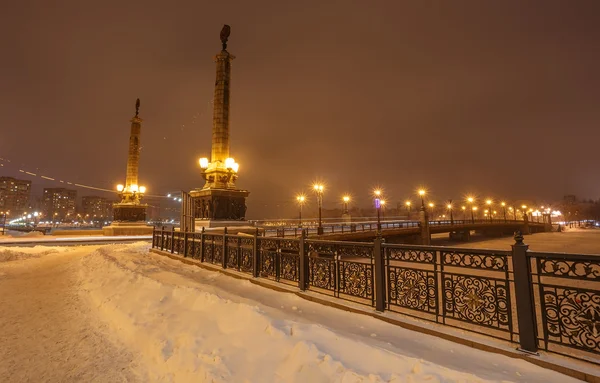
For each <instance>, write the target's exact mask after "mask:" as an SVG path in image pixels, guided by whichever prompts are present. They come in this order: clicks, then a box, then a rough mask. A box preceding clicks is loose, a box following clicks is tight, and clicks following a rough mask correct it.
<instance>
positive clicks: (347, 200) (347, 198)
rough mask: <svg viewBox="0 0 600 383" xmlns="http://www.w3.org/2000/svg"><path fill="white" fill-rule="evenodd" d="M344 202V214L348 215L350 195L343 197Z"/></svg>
mask: <svg viewBox="0 0 600 383" xmlns="http://www.w3.org/2000/svg"><path fill="white" fill-rule="evenodd" d="M342 201H344V214H348V202H350V196H349V195H345V196H343V197H342Z"/></svg>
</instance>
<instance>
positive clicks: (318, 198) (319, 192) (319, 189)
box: [313, 184, 324, 235]
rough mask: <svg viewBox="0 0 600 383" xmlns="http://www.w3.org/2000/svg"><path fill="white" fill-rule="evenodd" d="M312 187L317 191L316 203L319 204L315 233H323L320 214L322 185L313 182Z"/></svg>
mask: <svg viewBox="0 0 600 383" xmlns="http://www.w3.org/2000/svg"><path fill="white" fill-rule="evenodd" d="M313 189H314V190H315V193H317V203H318V205H319V227H318V228H317V235H323V221H322V216H321V210H322V208H323V189H324V188H323V185H321V184H314V185H313Z"/></svg>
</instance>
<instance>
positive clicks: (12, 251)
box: [0, 243, 68, 262]
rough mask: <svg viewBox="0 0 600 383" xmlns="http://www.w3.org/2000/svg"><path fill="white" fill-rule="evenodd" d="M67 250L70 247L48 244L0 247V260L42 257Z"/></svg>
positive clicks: (8, 260) (9, 260)
mask: <svg viewBox="0 0 600 383" xmlns="http://www.w3.org/2000/svg"><path fill="white" fill-rule="evenodd" d="M0 245H1V243H0ZM66 251H68V249H67V248H64V247H48V246H34V247H19V248H8V247H4V248H2V247H0V262H11V261H23V260H27V259H33V258H40V257H43V256H46V255H50V254H58V253H64V252H66Z"/></svg>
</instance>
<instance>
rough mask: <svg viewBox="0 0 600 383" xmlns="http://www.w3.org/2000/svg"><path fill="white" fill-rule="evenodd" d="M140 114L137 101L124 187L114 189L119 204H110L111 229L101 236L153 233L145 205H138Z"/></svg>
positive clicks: (142, 191) (138, 101) (108, 227)
mask: <svg viewBox="0 0 600 383" xmlns="http://www.w3.org/2000/svg"><path fill="white" fill-rule="evenodd" d="M139 111H140V99H139V98H138V99H137V100H136V102H135V116H134V117H133V118H132V119H131V132H130V134H129V149H128V151H127V172H126V174H125V186H123V185H118V186H117V191H118V192H119V197H120V198H121V202H119V203H115V204H113V221H112V223H111V225H110V226H105V227H103V228H102V231H103V233H104V235H146V234H151V233H152V230H153V228H152V226H147V225H146V209H147V208H148V205H146V204H142V203H141V202H140V200H141V198H142V196H143V195H144V193H145V191H146V188H145V187H144V186H140V185H139V184H138V170H139V165H140V134H141V130H142V119H141V118H140V116H139Z"/></svg>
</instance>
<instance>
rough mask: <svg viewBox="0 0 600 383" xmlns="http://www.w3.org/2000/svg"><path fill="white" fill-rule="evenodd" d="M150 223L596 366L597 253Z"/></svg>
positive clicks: (317, 283)
mask: <svg viewBox="0 0 600 383" xmlns="http://www.w3.org/2000/svg"><path fill="white" fill-rule="evenodd" d="M306 235H307V234H306V231H304V232H303V233H301V235H300V237H298V238H277V237H262V236H260V235H259V234H258V231H257V232H255V233H254V234H253V235H233V234H228V233H227V231H226V230H225V232H224V233H221V234H217V233H207V232H194V233H181V232H176V231H174V230H155V231H154V233H153V240H152V247H153V248H155V249H158V250H162V251H166V252H169V253H172V254H179V255H181V256H183V257H190V258H193V259H196V260H198V261H199V262H204V263H211V264H213V265H216V266H218V267H220V268H223V269H229V270H235V271H237V272H240V273H243V274H246V275H248V277H253V278H265V279H270V280H273V281H276V282H279V283H284V284H287V285H291V286H296V287H298V288H299V289H300V290H303V291H304V290H310V291H314V292H318V293H322V294H327V295H330V296H333V297H335V298H340V299H345V300H350V301H353V302H356V303H360V304H363V305H366V306H369V307H373V308H375V309H376V310H378V311H393V312H397V313H400V314H403V315H409V316H412V317H416V318H419V319H421V320H426V321H431V322H434V323H437V324H440V325H444V326H452V327H456V328H460V329H462V330H467V331H472V332H476V333H480V334H484V335H486V336H491V337H494V338H498V339H502V340H505V341H509V342H512V343H515V344H518V345H519V347H520V348H521V349H523V350H526V351H529V352H537V351H538V350H545V351H549V352H555V353H560V354H562V355H566V356H570V357H574V358H579V359H584V360H587V361H591V362H593V363H597V364H600V256H591V255H582V254H560V253H540V252H532V251H529V250H528V246H527V245H525V244H523V243H522V237H520V236H516V237H515V239H516V240H517V242H516V243H515V245H514V246H513V249H512V251H511V250H479V249H459V248H448V247H442V246H416V245H401V244H387V243H385V242H384V241H383V239H382V238H381V237H377V238H376V239H375V241H374V242H346V241H327V240H316V239H308V238H307V236H306Z"/></svg>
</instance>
